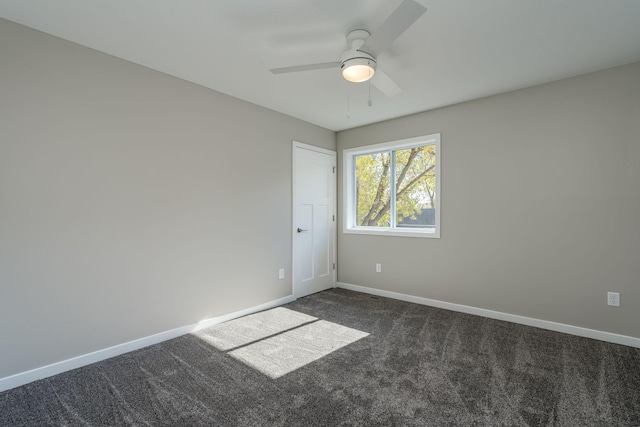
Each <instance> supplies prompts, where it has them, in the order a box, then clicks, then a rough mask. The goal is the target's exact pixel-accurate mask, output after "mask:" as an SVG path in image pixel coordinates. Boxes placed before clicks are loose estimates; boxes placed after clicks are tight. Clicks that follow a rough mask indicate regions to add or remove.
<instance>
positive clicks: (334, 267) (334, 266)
mask: <svg viewBox="0 0 640 427" xmlns="http://www.w3.org/2000/svg"><path fill="white" fill-rule="evenodd" d="M333 269H334V270H335V269H336V263H335V262H334V263H333Z"/></svg>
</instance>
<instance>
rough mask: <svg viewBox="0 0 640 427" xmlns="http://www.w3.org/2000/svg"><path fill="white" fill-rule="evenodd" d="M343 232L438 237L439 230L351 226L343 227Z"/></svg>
mask: <svg viewBox="0 0 640 427" xmlns="http://www.w3.org/2000/svg"><path fill="white" fill-rule="evenodd" d="M343 232H344V233H345V234H368V235H371V236H394V237H422V238H428V239H439V238H440V232H439V231H437V230H435V229H433V230H415V229H412V230H403V229H398V228H395V229H392V228H376V229H373V228H364V227H352V228H345V229H343Z"/></svg>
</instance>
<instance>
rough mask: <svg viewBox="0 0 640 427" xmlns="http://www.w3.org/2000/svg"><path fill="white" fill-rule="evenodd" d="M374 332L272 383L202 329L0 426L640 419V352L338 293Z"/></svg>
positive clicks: (325, 295)
mask: <svg viewBox="0 0 640 427" xmlns="http://www.w3.org/2000/svg"><path fill="white" fill-rule="evenodd" d="M285 307H286V308H288V309H291V310H295V311H298V312H301V313H305V314H308V315H310V316H314V317H317V318H319V319H323V320H325V321H329V322H333V323H337V324H339V325H343V326H346V327H348V328H353V329H356V330H359V331H363V332H366V333H369V335H368V336H366V337H364V338H362V339H359V340H357V341H355V342H353V343H352V344H349V345H347V346H345V347H343V348H340V349H339V350H337V351H335V352H333V353H331V354H329V355H327V356H325V357H323V358H321V359H319V360H316V361H314V362H312V363H310V364H308V365H306V366H304V367H302V368H300V369H297V370H295V371H293V372H290V373H288V374H286V375H284V376H282V377H280V378H277V379H271V378H269V377H268V376H266V375H264V374H262V373H261V372H259V371H257V370H254V369H252V368H250V367H248V366H246V365H245V364H243V363H242V362H241V361H239V360H237V359H235V358H233V357H231V356H230V355H229V354H227V352H225V351H222V350H217V349H216V348H215V347H213V346H211V345H210V344H208V343H207V342H206V341H204V340H201V339H199V338H197V337H195V336H193V335H187V336H183V337H180V338H177V339H173V340H171V341H167V342H165V343H162V344H158V345H154V346H151V347H147V348H145V349H142V350H138V351H135V352H132V353H128V354H125V355H122V356H119V357H115V358H112V359H109V360H106V361H103V362H100V363H96V364H94V365H90V366H87V367H84V368H80V369H76V370H74V371H70V372H67V373H64V374H61V375H58V376H55V377H51V378H48V379H44V380H41V381H37V382H35V383H31V384H27V385H25V386H22V387H19V388H16V389H13V390H9V391H7V392H4V393H1V394H0V425H1V426H61V425H65V426H66V425H68V426H88V425H90V426H112V425H118V426H120V425H140V426H236V425H238V426H280V425H282V426H340V425H344V426H414V425H415V426H502V425H504V426H527V425H529V426H640V349H635V348H630V347H625V346H620V345H615V344H609V343H604V342H600V341H595V340H590V339H586V338H579V337H574V336H570V335H565V334H560V333H555V332H550V331H545V330H541V329H535V328H531V327H526V326H521V325H515V324H511V323H506V322H500V321H496V320H490V319H485V318H481V317H476V316H471V315H467V314H461V313H455V312H450V311H447V310H441V309H436V308H430V307H425V306H420V305H416V304H410V303H405V302H401V301H396V300H391V299H385V298H378V297H371V296H369V295H364V294H359V293H356V292H351V291H346V290H341V289H333V290H329V291H326V292H322V293H319V294H315V295H311V296H309V297H306V298H302V299H299V300H297V301H295V302H293V303H291V304H287V305H286V306H285Z"/></svg>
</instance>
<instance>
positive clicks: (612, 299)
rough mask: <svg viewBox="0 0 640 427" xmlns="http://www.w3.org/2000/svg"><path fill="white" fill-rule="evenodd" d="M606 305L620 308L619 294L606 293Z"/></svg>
mask: <svg viewBox="0 0 640 427" xmlns="http://www.w3.org/2000/svg"><path fill="white" fill-rule="evenodd" d="M607 304H608V305H610V306H612V307H620V293H618V292H607Z"/></svg>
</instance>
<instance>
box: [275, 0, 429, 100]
mask: <svg viewBox="0 0 640 427" xmlns="http://www.w3.org/2000/svg"><path fill="white" fill-rule="evenodd" d="M426 11H427V9H426V8H425V7H424V6H422V5H420V4H418V3H416V2H415V1H414V0H403V1H402V3H400V5H399V6H398V7H397V8H396V10H394V11H393V13H391V15H389V17H388V18H387V19H386V21H384V22H383V23H382V25H381V26H380V28H378V30H377V31H376V32H374V33H373V34H371V33H369V31H367V30H353V31H351V32H350V33H349V34H347V42H348V43H349V46H350V47H349V49H348V50H346V51H345V52H343V53H342V55H341V57H340V60H339V61H333V62H321V63H318V64H307V65H298V66H294V67H284V68H274V69H271V70H270V71H271V72H272V73H273V74H284V73H295V72H298V71H309V70H320V69H325V68H340V69H341V70H342V76H343V77H344V78H345V79H346V80H348V81H350V82H355V83H359V82H365V81H367V80H369V79H371V84H372V85H373V86H375V87H376V88H378V90H380V91H381V92H382V93H384V94H385V95H387V96H389V97H391V96H395V95H397V94H398V93H400V92H402V89H401V88H400V87H399V86H398V85H397V84H396V83H395V82H394V81H393V80H391V78H390V77H389V76H387V75H386V74H385V73H384V72H383V71H382V70H381V69H379V68H377V57H378V55H380V54H381V53H382V52H384V50H385V49H386V48H387V47H389V45H391V43H393V42H394V41H395V40H396V39H397V38H398V37H399V36H400V35H401V34H402V33H404V32H405V31H406V30H407V29H408V28H409V27H410V26H411V25H412V24H413V23H414V22H415V21H416V20H417V19H418V18H420V17H421V16H422V15H423V14H424V13H425V12H426Z"/></svg>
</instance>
